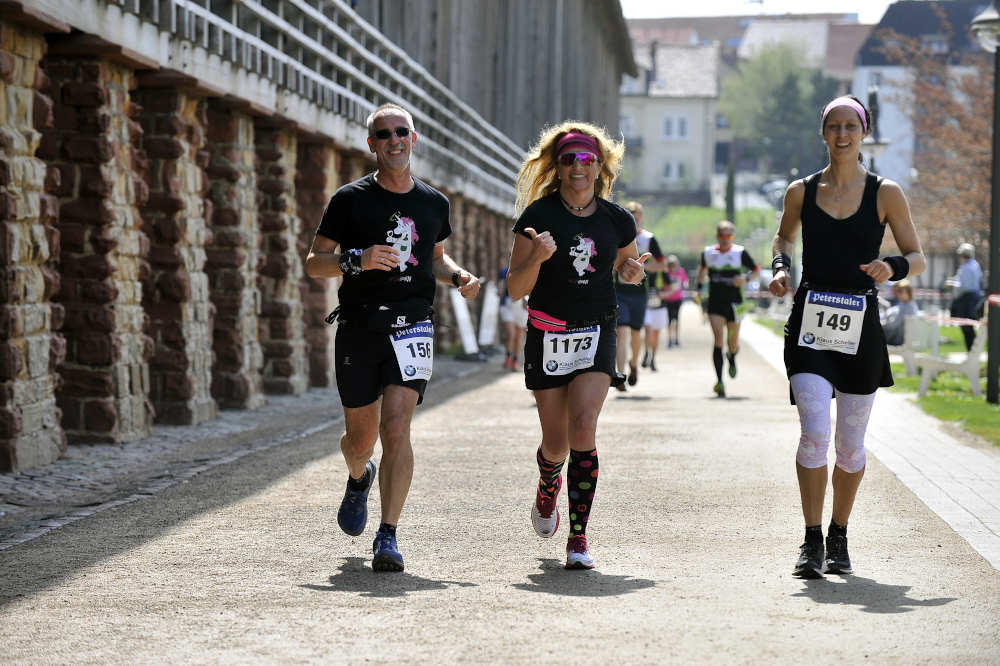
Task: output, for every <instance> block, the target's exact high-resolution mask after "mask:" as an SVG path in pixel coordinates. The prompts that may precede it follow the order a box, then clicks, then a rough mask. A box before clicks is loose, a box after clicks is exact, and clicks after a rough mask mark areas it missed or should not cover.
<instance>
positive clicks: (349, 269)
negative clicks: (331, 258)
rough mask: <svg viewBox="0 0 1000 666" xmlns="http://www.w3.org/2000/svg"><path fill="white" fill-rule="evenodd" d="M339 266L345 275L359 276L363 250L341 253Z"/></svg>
mask: <svg viewBox="0 0 1000 666" xmlns="http://www.w3.org/2000/svg"><path fill="white" fill-rule="evenodd" d="M338 265H339V266H340V272H341V273H343V274H344V275H357V274H358V273H360V272H361V250H357V249H350V250H344V251H343V252H341V253H340V262H339V263H338Z"/></svg>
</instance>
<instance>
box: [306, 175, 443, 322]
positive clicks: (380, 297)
mask: <svg viewBox="0 0 1000 666" xmlns="http://www.w3.org/2000/svg"><path fill="white" fill-rule="evenodd" d="M448 218H449V205H448V199H447V197H445V196H444V195H443V194H441V193H440V192H438V191H437V190H435V189H434V188H433V187H431V186H429V185H427V184H426V183H424V182H422V181H420V180H418V179H416V178H414V179H413V189H411V190H410V191H409V192H406V193H405V194H397V193H396V192H390V191H389V190H387V189H385V188H384V187H382V186H381V185H379V184H378V183H377V182H376V181H375V177H374V174H368V175H367V176H365V177H364V178H361V179H359V180H356V181H354V182H353V183H348V184H347V185H344V186H343V187H341V188H340V189H339V190H337V191H336V192H335V193H334V195H333V197H332V198H331V199H330V203H328V204H327V206H326V210H325V211H324V212H323V220H322V221H321V222H320V224H319V229H317V230H316V233H317V234H319V235H321V236H325V237H326V238H329V239H330V240H332V241H335V242H336V243H337V244H338V245H339V246H340V248H341V250H342V251H345V252H346V251H347V250H348V249H362V250H363V249H365V248H368V247H371V246H372V245H391V246H392V247H394V248H395V249H396V250H397V251H398V252H399V254H400V263H399V265H398V266H396V267H395V268H393V269H392V270H391V271H380V270H368V271H362V272H361V273H359V274H358V275H345V276H344V280H343V282H342V284H341V285H340V291H339V292H338V293H339V295H340V303H341V305H343V306H347V307H350V306H352V305H363V304H373V303H395V302H399V301H403V300H406V299H409V298H413V297H416V296H420V297H423V298H426V299H427V301H428V302H429V303H433V302H434V291H435V285H434V272H433V263H434V246H435V245H436V244H437V243H439V242H441V241H443V240H444V239H445V238H447V237H448V236H449V235H451V224H450V223H449V222H448Z"/></svg>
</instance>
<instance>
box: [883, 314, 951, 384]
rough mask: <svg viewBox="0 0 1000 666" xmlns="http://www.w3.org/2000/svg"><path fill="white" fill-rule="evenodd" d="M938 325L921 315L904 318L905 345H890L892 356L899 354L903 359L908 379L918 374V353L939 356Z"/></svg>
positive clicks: (889, 349)
mask: <svg viewBox="0 0 1000 666" xmlns="http://www.w3.org/2000/svg"><path fill="white" fill-rule="evenodd" d="M938 339H939V332H938V323H937V321H936V320H932V319H928V318H927V317H923V316H921V315H908V316H906V317H904V318H903V344H901V345H888V346H887V347H886V349H888V351H889V353H890V354H899V355H900V356H901V357H902V358H903V367H904V368H905V371H906V376H907V377H914V376H916V374H917V359H916V356H917V353H918V352H926V353H927V354H929V355H930V356H935V357H936V356H937V355H938Z"/></svg>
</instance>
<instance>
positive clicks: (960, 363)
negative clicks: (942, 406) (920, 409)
mask: <svg viewBox="0 0 1000 666" xmlns="http://www.w3.org/2000/svg"><path fill="white" fill-rule="evenodd" d="M985 324H986V322H985V320H984V321H983V323H982V325H980V326H978V327H977V330H976V339H975V340H974V341H973V342H972V349H970V350H969V352H968V353H967V354H965V355H964V356H963V355H961V354H957V355H953V357H952V358H944V357H939V356H936V355H935V356H931V355H929V354H917V355H916V358H915V362H916V364H917V368H919V370H920V372H921V376H920V390H919V391H917V395H919V396H920V397H921V398H922V397H924V396H925V395H927V387H928V386H929V385H930V383H931V382H932V381H934V379H935V378H936V377H937V376H938V373H940V372H957V373H960V374H964V375H965V376H966V377H968V378H969V384H970V385H971V386H972V394H973V395H975V396H980V395H982V393H983V392H982V389H980V388H979V368H980V365H981V358H982V355H983V349H985V347H986V338H987V332H986V329H987V327H986V325H985Z"/></svg>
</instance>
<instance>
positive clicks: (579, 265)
mask: <svg viewBox="0 0 1000 666" xmlns="http://www.w3.org/2000/svg"><path fill="white" fill-rule="evenodd" d="M573 240H575V241H577V244H576V245H574V246H573V247H571V248H570V249H569V256H571V257H573V268H575V269H576V273H577V275H579V276H580V277H583V274H584V273H593V272H594V267H593V266H591V265H590V258H591V257H595V256H597V247H596V246H595V244H594V239H592V238H586V237H584V236H583V235H582V234H577V235H576V236H574V237H573Z"/></svg>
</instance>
